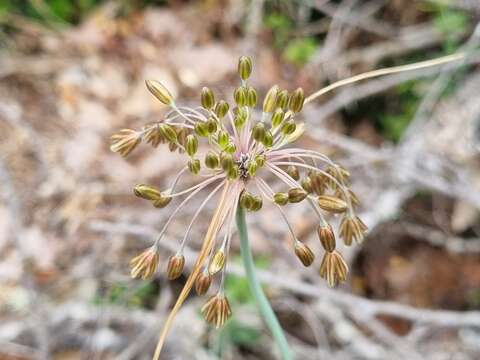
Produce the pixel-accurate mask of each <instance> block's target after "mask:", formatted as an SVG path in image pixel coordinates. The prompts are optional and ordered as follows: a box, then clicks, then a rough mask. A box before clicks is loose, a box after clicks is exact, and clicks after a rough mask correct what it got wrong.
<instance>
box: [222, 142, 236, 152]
mask: <svg viewBox="0 0 480 360" xmlns="http://www.w3.org/2000/svg"><path fill="white" fill-rule="evenodd" d="M223 150H224V151H225V152H226V153H229V154H233V153H234V152H235V151H237V147H236V146H235V144H234V143H232V142H229V143H228V144H227V146H225V149H223Z"/></svg>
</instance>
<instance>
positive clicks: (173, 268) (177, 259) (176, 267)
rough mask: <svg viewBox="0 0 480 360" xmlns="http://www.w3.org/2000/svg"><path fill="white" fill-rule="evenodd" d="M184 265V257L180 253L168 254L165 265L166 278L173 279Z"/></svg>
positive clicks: (181, 270)
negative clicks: (166, 264)
mask: <svg viewBox="0 0 480 360" xmlns="http://www.w3.org/2000/svg"><path fill="white" fill-rule="evenodd" d="M184 266H185V257H184V256H183V255H182V254H176V255H173V256H170V258H169V259H168V266H167V278H168V280H175V279H177V278H178V277H179V276H180V275H182V272H183V267H184Z"/></svg>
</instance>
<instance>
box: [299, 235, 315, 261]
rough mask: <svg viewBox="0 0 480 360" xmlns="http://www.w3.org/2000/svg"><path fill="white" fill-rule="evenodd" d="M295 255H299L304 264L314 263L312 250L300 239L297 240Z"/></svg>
mask: <svg viewBox="0 0 480 360" xmlns="http://www.w3.org/2000/svg"><path fill="white" fill-rule="evenodd" d="M295 255H297V257H298V259H299V260H300V261H301V262H302V264H303V265H304V266H310V265H312V263H313V260H314V259H315V255H313V252H312V250H310V248H309V247H308V246H307V245H305V244H304V243H302V242H300V241H296V242H295Z"/></svg>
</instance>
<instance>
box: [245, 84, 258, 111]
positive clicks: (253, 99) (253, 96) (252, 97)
mask: <svg viewBox="0 0 480 360" xmlns="http://www.w3.org/2000/svg"><path fill="white" fill-rule="evenodd" d="M255 105H257V90H255V89H254V88H253V87H249V88H248V90H247V106H249V107H251V108H253V107H255Z"/></svg>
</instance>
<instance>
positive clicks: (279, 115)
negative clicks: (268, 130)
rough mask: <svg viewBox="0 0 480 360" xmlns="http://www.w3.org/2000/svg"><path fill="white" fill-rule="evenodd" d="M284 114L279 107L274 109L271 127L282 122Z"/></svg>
mask: <svg viewBox="0 0 480 360" xmlns="http://www.w3.org/2000/svg"><path fill="white" fill-rule="evenodd" d="M284 116H285V114H284V113H283V110H282V109H280V108H279V109H277V110H275V112H274V113H273V115H272V127H274V128H276V127H277V126H279V125H280V124H281V123H282V121H283V118H284Z"/></svg>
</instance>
